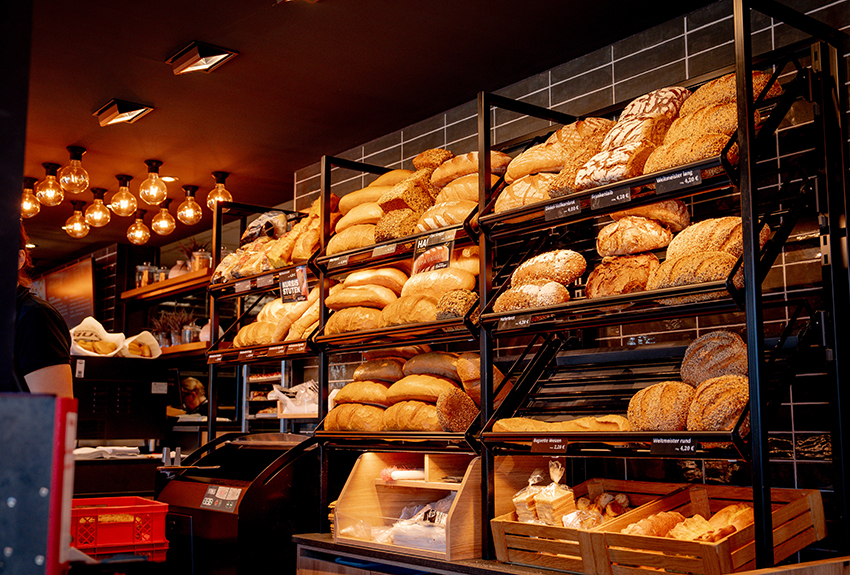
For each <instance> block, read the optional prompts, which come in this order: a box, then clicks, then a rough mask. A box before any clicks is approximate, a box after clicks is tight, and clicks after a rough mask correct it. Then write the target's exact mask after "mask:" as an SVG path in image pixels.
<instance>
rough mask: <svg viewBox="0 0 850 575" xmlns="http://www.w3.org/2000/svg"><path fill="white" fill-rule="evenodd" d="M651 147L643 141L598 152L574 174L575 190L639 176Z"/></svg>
mask: <svg viewBox="0 0 850 575" xmlns="http://www.w3.org/2000/svg"><path fill="white" fill-rule="evenodd" d="M653 149H654V146H652V144H650V143H648V142H645V141H644V142H637V143H632V144H627V145H625V146H620V147H619V148H614V149H612V150H604V151H602V152H599V153H598V154H596V155H595V156H593V157H592V158H590V159H589V160H588V161H587V163H585V164H584V166H582V167H581V169H580V170H579V171H578V173H577V174H576V189H577V191H581V190H586V189H588V188H595V187H597V186H604V185H606V184H611V183H614V182H619V181H621V180H626V179H628V178H634V177H636V176H640V175H641V174H643V173H644V167H643V166H644V164H645V163H646V160H647V158H649V155H650V154H651V153H652V150H653Z"/></svg>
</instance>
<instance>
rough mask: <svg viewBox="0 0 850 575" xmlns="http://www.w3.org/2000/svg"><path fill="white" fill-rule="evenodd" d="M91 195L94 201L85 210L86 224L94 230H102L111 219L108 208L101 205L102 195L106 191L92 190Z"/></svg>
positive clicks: (101, 189) (100, 189)
mask: <svg viewBox="0 0 850 575" xmlns="http://www.w3.org/2000/svg"><path fill="white" fill-rule="evenodd" d="M91 193H92V194H94V201H92V204H91V205H90V206H89V207H88V208H86V214H85V215H86V223H87V224H88V225H90V226H92V227H95V228H102V227H103V226H105V225H106V224H108V223H109V220H111V219H112V214H111V213H109V208H107V207H106V206H105V205H103V195H104V194H105V193H106V190H105V189H103V188H92V189H91Z"/></svg>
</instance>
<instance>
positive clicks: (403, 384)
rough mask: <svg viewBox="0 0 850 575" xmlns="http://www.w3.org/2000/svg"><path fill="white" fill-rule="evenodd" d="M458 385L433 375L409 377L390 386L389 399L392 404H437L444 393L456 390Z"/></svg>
mask: <svg viewBox="0 0 850 575" xmlns="http://www.w3.org/2000/svg"><path fill="white" fill-rule="evenodd" d="M456 388H457V385H455V384H454V383H452V382H451V381H450V380H448V379H445V378H442V377H435V376H433V375H408V376H405V377H403V378H402V379H400V380H398V381H397V382H395V383H394V384H392V385H391V386H390V389H389V391H387V399H389V400H390V402H391V403H398V402H399V401H409V400H416V401H425V402H428V403H437V398H439V397H440V394H441V393H443V392H444V391H448V390H450V389H456Z"/></svg>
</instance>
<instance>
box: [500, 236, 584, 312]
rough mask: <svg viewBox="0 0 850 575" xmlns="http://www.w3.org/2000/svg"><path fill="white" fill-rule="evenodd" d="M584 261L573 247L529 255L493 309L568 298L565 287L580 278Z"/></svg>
mask: <svg viewBox="0 0 850 575" xmlns="http://www.w3.org/2000/svg"><path fill="white" fill-rule="evenodd" d="M586 266H587V262H585V259H584V258H583V257H582V256H581V254H579V253H577V252H574V251H572V250H554V251H551V252H545V253H542V254H538V255H536V256H534V257H531V258H529V259H527V260H525V261H524V262H523V263H521V264H520V265H519V266H517V268H516V269H515V270H514V272H513V273H512V274H511V279H510V288H509V289H508V290H506V291H505V292H504V293H502V294H501V295H500V296H499V297H498V298H496V301H495V303H494V304H493V311H495V312H497V313H498V312H505V311H511V310H518V309H525V308H535V307H546V306H552V305H557V304H560V303H564V302H566V301H568V300H569V299H570V292H569V291H567V286H568V285H570V284H571V283H572V282H574V281H575V280H576V279H578V278H579V277H581V275H582V274H583V273H584V270H585V267H586Z"/></svg>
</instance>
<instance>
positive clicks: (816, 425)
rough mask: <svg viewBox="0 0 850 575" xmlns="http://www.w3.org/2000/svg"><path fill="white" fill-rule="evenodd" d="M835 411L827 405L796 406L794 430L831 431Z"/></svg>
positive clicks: (806, 404) (809, 404)
mask: <svg viewBox="0 0 850 575" xmlns="http://www.w3.org/2000/svg"><path fill="white" fill-rule="evenodd" d="M834 415H835V414H834V409H833V408H832V407H831V406H830V405H829V404H827V403H819V404H818V403H815V404H812V403H804V404H802V405H794V429H795V431H797V432H801V431H806V432H821V431H829V427H830V426H831V425H832V421H834Z"/></svg>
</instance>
